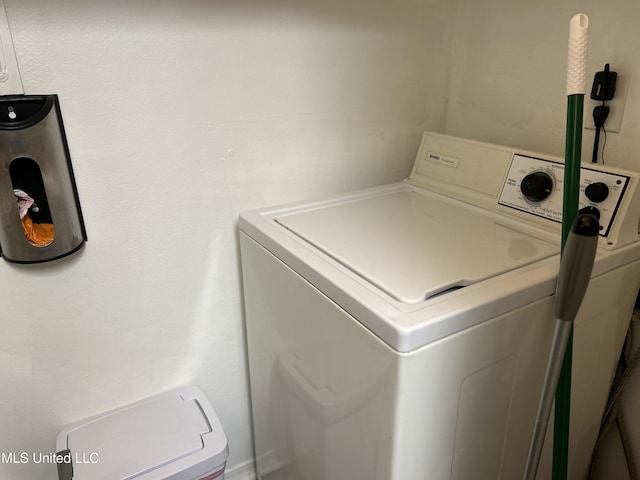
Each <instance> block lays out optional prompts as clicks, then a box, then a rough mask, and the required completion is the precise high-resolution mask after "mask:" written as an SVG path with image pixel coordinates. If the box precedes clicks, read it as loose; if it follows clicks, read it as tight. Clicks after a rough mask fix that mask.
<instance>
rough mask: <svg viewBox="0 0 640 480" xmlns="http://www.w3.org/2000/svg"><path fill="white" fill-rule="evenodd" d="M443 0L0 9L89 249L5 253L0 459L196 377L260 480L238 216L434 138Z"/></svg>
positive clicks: (37, 2) (64, 2)
mask: <svg viewBox="0 0 640 480" xmlns="http://www.w3.org/2000/svg"><path fill="white" fill-rule="evenodd" d="M441 3H446V2H440V1H435V0H426V1H414V0H400V1H398V2H393V3H390V2H384V1H374V2H368V1H364V0H350V1H346V2H345V1H342V0H340V1H338V0H330V1H324V2H318V1H315V0H314V1H311V0H309V1H307V0H266V1H264V0H259V1H258V0H255V1H252V0H241V1H224V0H223V1H206V2H205V1H198V0H188V1H183V2H170V1H166V0H159V1H151V0H143V1H135V2H132V1H121V0H116V1H100V2H99V1H84V0H61V1H56V2H50V1H47V0H31V1H29V2H21V1H18V0H6V1H5V5H6V10H7V14H8V17H9V24H10V27H11V30H12V34H13V40H14V46H15V51H16V56H17V59H18V63H19V66H20V70H21V74H22V81H23V83H24V88H25V92H26V93H27V94H37V93H57V94H58V95H59V97H60V103H61V108H62V113H63V117H64V121H65V125H66V132H67V137H68V141H69V147H70V151H71V156H72V160H73V165H74V170H75V174H76V180H77V185H78V190H79V195H80V200H81V202H82V209H83V212H84V218H85V222H86V226H87V233H88V237H89V242H88V243H87V244H86V248H85V249H84V250H83V251H82V252H80V253H79V254H76V255H75V256H73V257H70V258H68V259H65V260H62V261H58V262H55V263H54V264H44V265H39V266H16V265H10V264H7V263H6V262H0V283H1V284H2V285H3V288H2V289H1V290H0V305H1V306H0V317H1V318H0V321H1V325H2V329H1V334H0V385H2V388H0V432H1V435H0V452H18V453H20V452H23V451H24V452H38V453H40V452H42V453H50V452H52V451H53V450H54V447H55V445H54V441H55V436H56V434H57V433H58V432H59V431H60V430H61V429H62V427H63V426H64V425H66V424H68V423H70V422H73V421H76V420H80V419H82V418H85V417H87V416H90V415H94V414H96V413H99V412H103V411H105V410H108V409H111V408H114V407H117V406H119V405H123V404H126V403H129V402H131V401H134V400H138V399H140V398H143V397H146V396H150V395H153V394H156V393H158V392H161V391H164V390H167V389H170V388H172V387H175V386H178V385H184V384H196V385H199V386H200V387H201V388H202V389H203V390H204V391H205V393H206V394H207V395H208V397H209V399H210V400H211V402H212V404H213V406H214V408H215V409H216V411H217V413H218V415H219V417H220V418H221V421H222V423H223V425H224V427H225V429H226V433H227V436H228V440H229V445H230V449H231V456H230V459H229V464H228V467H229V469H230V470H231V471H235V472H237V473H238V472H250V470H251V466H250V465H251V461H252V457H253V452H252V446H251V431H250V420H249V403H248V402H249V397H248V391H247V376H246V365H245V350H244V339H243V320H242V307H241V304H242V302H241V286H240V278H239V257H238V244H237V232H236V218H237V215H238V213H239V212H240V211H242V210H246V209H250V208H256V207H261V206H265V205H268V204H275V203H282V202H286V201H293V200H300V199H303V198H309V197H312V196H319V195H327V194H332V193H335V192H340V191H345V190H349V189H353V188H359V187H365V186H370V185H374V184H380V183H385V182H391V181H397V180H400V179H402V178H403V177H404V176H406V175H407V174H408V172H409V169H410V166H411V164H412V161H413V157H414V155H415V153H416V151H417V147H418V143H419V139H420V135H421V131H422V130H423V129H424V128H429V129H436V130H441V129H442V126H443V120H444V106H445V102H444V92H445V88H446V72H447V61H448V51H447V46H448V45H449V37H448V35H450V30H449V29H448V28H449V27H450V26H451V18H452V11H451V10H450V7H448V6H446V5H444V6H443V5H440V4H441ZM432 72H435V73H432ZM54 476H55V467H54V466H52V465H37V464H34V463H33V462H30V463H29V464H26V465H11V464H7V463H3V464H0V477H1V478H11V479H13V480H44V479H50V478H54ZM238 476H240V474H239V473H238Z"/></svg>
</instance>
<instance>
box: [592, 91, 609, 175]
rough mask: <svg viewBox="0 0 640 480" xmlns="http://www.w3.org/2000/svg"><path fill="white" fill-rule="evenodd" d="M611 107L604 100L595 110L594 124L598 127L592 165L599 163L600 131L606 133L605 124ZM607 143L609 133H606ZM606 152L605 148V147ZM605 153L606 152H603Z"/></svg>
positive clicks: (594, 141)
mask: <svg viewBox="0 0 640 480" xmlns="http://www.w3.org/2000/svg"><path fill="white" fill-rule="evenodd" d="M609 111H610V109H609V107H608V106H606V105H605V102H604V100H603V101H602V105H598V106H597V107H595V108H594V109H593V123H594V125H595V127H596V135H595V138H594V140H593V155H592V157H591V162H592V163H598V146H599V144H600V130H603V131H604V122H605V121H606V120H607V117H608V116H609ZM604 135H605V142H606V137H607V133H606V131H605V134H604ZM603 150H604V147H603ZM603 153H604V152H603Z"/></svg>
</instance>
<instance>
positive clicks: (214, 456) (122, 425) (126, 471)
mask: <svg viewBox="0 0 640 480" xmlns="http://www.w3.org/2000/svg"><path fill="white" fill-rule="evenodd" d="M56 450H57V451H58V458H57V459H56V463H57V464H58V478H59V480H125V479H126V480H134V479H135V480H212V479H214V478H215V479H218V480H222V479H223V478H224V468H225V464H226V461H227V457H228V456H229V447H228V445H227V439H226V437H225V434H224V431H223V430H222V426H221V425H220V421H219V420H218V417H217V416H216V413H215V412H214V410H213V408H212V407H211V404H210V403H209V401H208V400H207V399H206V397H205V396H204V394H203V393H202V391H201V390H200V389H198V388H195V387H186V388H182V389H178V390H173V391H171V392H167V393H163V394H161V395H156V396H154V397H151V398H147V399H145V400H141V401H139V402H136V403H133V404H131V405H127V406H125V407H122V408H118V409H116V410H112V411H110V412H107V413H103V414H101V415H97V416H95V417H92V418H89V419H87V420H83V421H81V422H78V423H75V424H73V425H70V426H69V427H67V428H65V429H64V430H63V431H62V432H60V434H59V435H58V437H57V439H56Z"/></svg>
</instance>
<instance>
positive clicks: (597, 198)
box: [584, 182, 609, 203]
mask: <svg viewBox="0 0 640 480" xmlns="http://www.w3.org/2000/svg"><path fill="white" fill-rule="evenodd" d="M584 194H585V195H586V196H587V198H588V199H589V200H591V201H592V202H594V203H598V202H602V201H604V200H605V199H606V198H607V197H608V196H609V187H607V185H606V184H604V183H602V182H595V183H591V184H589V185H587V188H585V189H584Z"/></svg>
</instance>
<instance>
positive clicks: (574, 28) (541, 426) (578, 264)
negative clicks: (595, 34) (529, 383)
mask: <svg viewBox="0 0 640 480" xmlns="http://www.w3.org/2000/svg"><path fill="white" fill-rule="evenodd" d="M587 26H588V19H587V16H586V15H583V14H579V15H576V16H574V17H573V18H572V19H571V22H570V24H569V55H568V62H567V136H566V148H565V168H564V196H563V207H562V260H561V264H560V272H559V275H558V286H557V289H556V298H555V301H556V306H555V308H556V312H555V313H556V326H555V331H554V335H553V340H552V344H551V351H550V353H549V359H548V364H547V370H546V373H545V378H544V382H543V387H542V393H541V396H540V403H539V405H538V413H537V416H536V421H535V424H534V430H533V435H532V437H531V444H530V445H529V455H528V457H527V464H526V467H525V472H524V479H525V480H534V479H535V476H536V473H537V471H538V464H539V462H540V456H541V454H542V447H543V444H544V438H545V434H546V431H547V425H548V422H549V416H550V415H551V408H552V406H553V397H554V394H555V395H556V410H555V412H556V418H555V420H556V421H555V429H554V433H555V438H554V445H553V446H554V452H553V453H554V456H553V460H554V461H553V464H554V467H553V480H561V479H566V476H567V458H568V445H569V443H568V442H569V400H570V397H571V356H572V348H571V346H572V343H573V319H574V318H575V315H576V314H577V312H578V308H579V307H580V304H581V303H582V299H583V297H584V293H585V291H586V288H587V284H588V282H589V278H590V276H591V269H592V267H593V260H594V257H595V249H596V247H597V239H598V237H597V235H598V229H599V225H598V221H597V219H595V217H591V216H589V215H581V216H580V217H578V218H576V217H577V215H578V194H579V191H580V156H581V155H580V154H581V146H582V108H583V103H584V93H585V79H586V57H587V55H586V53H587ZM574 219H575V224H574ZM585 224H588V225H586V226H585ZM572 225H573V226H572ZM580 225H582V226H580ZM572 229H573V234H572ZM576 245H577V246H576ZM563 357H564V358H563Z"/></svg>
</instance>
